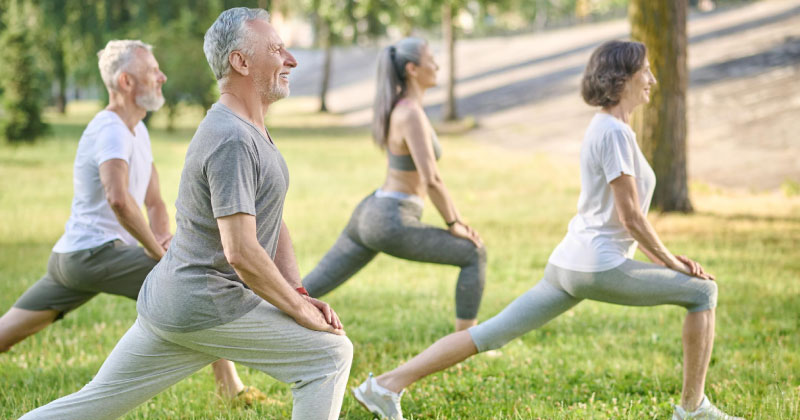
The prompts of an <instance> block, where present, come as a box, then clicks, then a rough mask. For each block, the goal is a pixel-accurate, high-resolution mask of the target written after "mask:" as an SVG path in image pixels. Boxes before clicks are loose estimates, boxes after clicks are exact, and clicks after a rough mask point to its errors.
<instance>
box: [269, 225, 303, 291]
mask: <svg viewBox="0 0 800 420" xmlns="http://www.w3.org/2000/svg"><path fill="white" fill-rule="evenodd" d="M275 265H276V266H277V268H278V270H279V271H280V273H281V274H282V275H283V278H284V279H286V282H287V283H289V285H290V286H292V288H293V289H296V288H298V287H301V286H302V285H303V279H302V278H301V277H300V268H299V267H298V266H297V257H296V256H295V254H294V246H293V245H292V237H291V235H289V228H288V227H287V226H286V223H285V222H283V221H281V233H280V235H279V236H278V249H277V251H276V252H275Z"/></svg>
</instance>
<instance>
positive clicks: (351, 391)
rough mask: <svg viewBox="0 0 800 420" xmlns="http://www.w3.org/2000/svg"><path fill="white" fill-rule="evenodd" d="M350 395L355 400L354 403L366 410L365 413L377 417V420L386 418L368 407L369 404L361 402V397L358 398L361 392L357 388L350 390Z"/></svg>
mask: <svg viewBox="0 0 800 420" xmlns="http://www.w3.org/2000/svg"><path fill="white" fill-rule="evenodd" d="M350 393H351V394H353V398H355V399H356V401H358V403H359V404H361V406H362V407H364V409H366V410H367V411H369V412H370V413H372V415H374V416H377V417H378V418H379V419H385V418H387V417H386V416H384V415H383V414H381V412H380V410H379V409H377V408H374V407H370V405H371V404H368V403H367V402H366V401H363V400H362V399H361V396H360V395H361V391H359V390H358V387H355V388H350Z"/></svg>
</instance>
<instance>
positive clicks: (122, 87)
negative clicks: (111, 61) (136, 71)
mask: <svg viewBox="0 0 800 420" xmlns="http://www.w3.org/2000/svg"><path fill="white" fill-rule="evenodd" d="M134 83H135V81H134V80H133V77H131V75H130V74H128V73H127V72H124V71H123V72H120V73H119V76H118V77H117V89H118V90H119V91H120V92H128V91H130V90H131V89H133V85H134Z"/></svg>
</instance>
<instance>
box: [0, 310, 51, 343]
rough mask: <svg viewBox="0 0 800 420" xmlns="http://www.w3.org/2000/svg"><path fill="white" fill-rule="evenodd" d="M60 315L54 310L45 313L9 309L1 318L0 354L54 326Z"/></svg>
mask: <svg viewBox="0 0 800 420" xmlns="http://www.w3.org/2000/svg"><path fill="white" fill-rule="evenodd" d="M58 314H59V312H58V311H56V310H53V309H47V310H44V311H30V310H27V309H20V308H11V309H9V310H8V312H6V313H5V315H3V316H2V317H0V353H4V352H7V351H9V350H10V349H11V347H12V346H14V344H17V343H19V342H20V341H22V340H24V339H26V338H28V337H29V336H31V335H33V334H36V333H37V332H39V331H41V330H42V329H44V327H46V326H48V325H50V324H52V323H53V321H55V320H56V317H58Z"/></svg>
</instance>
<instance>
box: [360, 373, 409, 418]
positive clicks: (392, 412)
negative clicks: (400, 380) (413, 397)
mask: <svg viewBox="0 0 800 420" xmlns="http://www.w3.org/2000/svg"><path fill="white" fill-rule="evenodd" d="M350 391H351V392H352V393H353V396H354V397H355V398H356V401H358V402H359V403H361V405H363V406H364V408H366V409H367V410H369V412H370V413H372V414H374V415H376V416H378V417H379V418H381V419H391V420H403V410H402V409H401V408H400V398H403V394H404V393H405V392H406V391H405V390H403V391H401V392H400V393H399V394H398V393H396V392H392V391H389V390H388V389H386V388H384V387H382V386H380V385H378V381H377V380H375V378H373V377H372V372H370V373H369V378H367V380H366V381H364V382H362V383H361V385H359V386H357V387H355V388H350Z"/></svg>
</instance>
